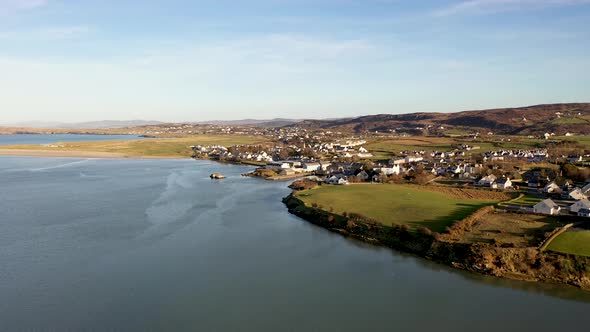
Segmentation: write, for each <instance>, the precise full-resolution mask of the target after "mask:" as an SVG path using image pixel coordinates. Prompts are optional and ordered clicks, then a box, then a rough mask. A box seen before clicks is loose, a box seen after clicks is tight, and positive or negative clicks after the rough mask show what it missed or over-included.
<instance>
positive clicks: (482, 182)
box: [477, 174, 498, 187]
mask: <svg viewBox="0 0 590 332" xmlns="http://www.w3.org/2000/svg"><path fill="white" fill-rule="evenodd" d="M497 179H498V178H497V177H496V176H495V175H494V174H490V175H488V176H484V177H483V178H481V179H479V181H477V185H478V186H482V187H491V186H492V183H494V182H496V180H497Z"/></svg>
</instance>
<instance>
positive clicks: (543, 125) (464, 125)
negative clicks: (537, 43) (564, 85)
mask: <svg viewBox="0 0 590 332" xmlns="http://www.w3.org/2000/svg"><path fill="white" fill-rule="evenodd" d="M296 125H297V126H300V127H303V128H308V129H325V130H333V131H346V132H355V133H363V132H374V131H380V132H387V131H392V130H396V131H419V130H425V129H428V130H431V131H436V130H438V128H440V127H444V128H445V130H449V129H460V130H463V131H467V132H474V131H478V132H488V131H492V132H494V133H498V134H526V135H530V134H542V133H545V132H555V133H556V134H561V135H563V134H565V133H566V132H571V133H576V134H590V103H570V104H546V105H535V106H527V107H517V108H498V109H489V110H477V111H463V112H456V113H410V114H379V115H368V116H361V117H356V118H346V119H336V120H306V121H302V122H299V123H297V124H296Z"/></svg>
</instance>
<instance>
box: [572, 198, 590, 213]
mask: <svg viewBox="0 0 590 332" xmlns="http://www.w3.org/2000/svg"><path fill="white" fill-rule="evenodd" d="M581 209H590V201H589V200H588V199H586V198H584V199H581V200H579V201H577V202H575V203H574V204H572V205H570V212H573V213H578V211H580V210H581Z"/></svg>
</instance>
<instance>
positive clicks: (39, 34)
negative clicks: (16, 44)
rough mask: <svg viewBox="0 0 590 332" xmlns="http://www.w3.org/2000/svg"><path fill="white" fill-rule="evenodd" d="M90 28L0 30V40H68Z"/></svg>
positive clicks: (86, 31)
mask: <svg viewBox="0 0 590 332" xmlns="http://www.w3.org/2000/svg"><path fill="white" fill-rule="evenodd" d="M90 31H91V29H90V28H89V27H87V26H61V27H47V28H41V29H35V30H20V31H5V32H2V31H0V40H6V41H43V40H48V41H52V40H68V39H76V38H80V37H82V36H84V35H86V34H87V33H89V32H90Z"/></svg>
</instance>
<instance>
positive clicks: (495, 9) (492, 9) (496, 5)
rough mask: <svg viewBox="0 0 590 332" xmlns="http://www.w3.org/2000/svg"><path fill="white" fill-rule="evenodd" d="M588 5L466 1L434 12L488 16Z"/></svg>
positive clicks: (566, 0) (576, 0)
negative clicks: (509, 12) (500, 13)
mask: <svg viewBox="0 0 590 332" xmlns="http://www.w3.org/2000/svg"><path fill="white" fill-rule="evenodd" d="M582 4H590V0H468V1H461V2H459V3H456V4H453V5H450V6H448V7H446V8H443V9H440V10H438V11H436V12H435V13H434V14H435V15H436V16H451V15H460V14H490V13H499V12H507V11H515V10H530V9H541V8H547V7H558V6H572V5H582Z"/></svg>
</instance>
